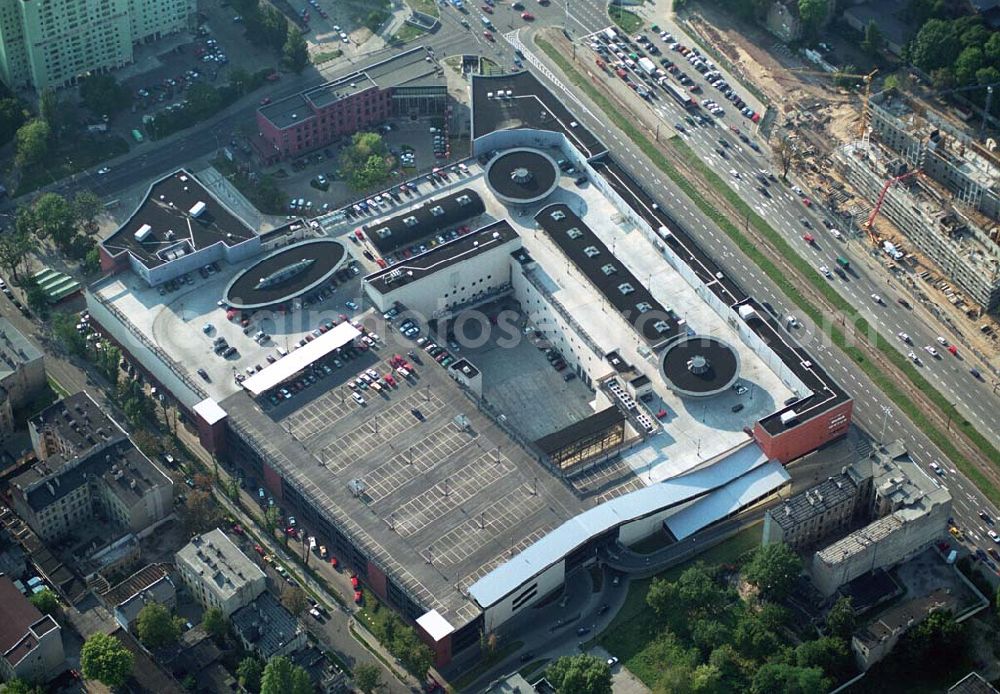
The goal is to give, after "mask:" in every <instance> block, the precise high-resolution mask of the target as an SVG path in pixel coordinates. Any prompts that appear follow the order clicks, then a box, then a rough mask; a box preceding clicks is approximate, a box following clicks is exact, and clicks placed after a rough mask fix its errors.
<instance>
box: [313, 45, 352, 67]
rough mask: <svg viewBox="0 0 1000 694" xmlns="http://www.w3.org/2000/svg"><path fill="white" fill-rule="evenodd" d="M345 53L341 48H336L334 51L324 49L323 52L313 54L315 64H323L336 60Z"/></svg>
mask: <svg viewBox="0 0 1000 694" xmlns="http://www.w3.org/2000/svg"><path fill="white" fill-rule="evenodd" d="M342 55H344V51H342V50H340V49H339V48H335V49H334V50H332V51H322V52H321V53H314V54H313V56H312V63H313V65H322V64H323V63H328V62H330V61H331V60H336V59H337V58H339V57H341V56H342Z"/></svg>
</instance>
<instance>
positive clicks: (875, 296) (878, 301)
mask: <svg viewBox="0 0 1000 694" xmlns="http://www.w3.org/2000/svg"><path fill="white" fill-rule="evenodd" d="M872 301H874V302H875V303H876V304H879V305H881V304H882V297H880V296H879V295H878V294H872Z"/></svg>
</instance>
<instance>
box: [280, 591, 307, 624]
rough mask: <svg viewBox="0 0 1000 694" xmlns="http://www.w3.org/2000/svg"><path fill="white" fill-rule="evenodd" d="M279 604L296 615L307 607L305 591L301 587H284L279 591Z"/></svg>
mask: <svg viewBox="0 0 1000 694" xmlns="http://www.w3.org/2000/svg"><path fill="white" fill-rule="evenodd" d="M281 604H282V605H284V606H285V609H286V610H288V611H289V612H291V613H292V614H293V615H295V616H296V617H298V616H299V615H301V614H302V613H303V612H305V611H306V608H307V607H309V601H308V600H307V599H306V594H305V591H303V590H302V589H301V588H286V589H285V590H284V591H283V592H282V593H281Z"/></svg>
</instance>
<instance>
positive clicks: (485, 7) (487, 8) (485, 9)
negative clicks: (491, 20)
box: [482, 5, 493, 14]
mask: <svg viewBox="0 0 1000 694" xmlns="http://www.w3.org/2000/svg"><path fill="white" fill-rule="evenodd" d="M482 10H483V12H485V13H486V14H493V8H492V7H490V6H489V5H483V7H482Z"/></svg>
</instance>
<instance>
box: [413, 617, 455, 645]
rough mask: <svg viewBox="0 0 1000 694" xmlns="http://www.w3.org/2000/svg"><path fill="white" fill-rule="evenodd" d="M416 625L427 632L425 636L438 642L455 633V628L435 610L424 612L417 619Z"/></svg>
mask: <svg viewBox="0 0 1000 694" xmlns="http://www.w3.org/2000/svg"><path fill="white" fill-rule="evenodd" d="M417 625H418V626H419V627H420V628H421V629H423V630H424V631H425V632H427V635H428V636H430V637H431V639H433V640H434V641H440V640H441V639H443V638H444V637H445V636H447V635H448V634H451V633H452V632H454V631H455V627H453V626H452V625H451V623H449V622H448V620H447V619H445V618H444V617H442V616H441V613H440V612H438V611H437V610H431V611H430V612H425V613H424V614H423V615H421V616H420V617H418V618H417Z"/></svg>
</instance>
